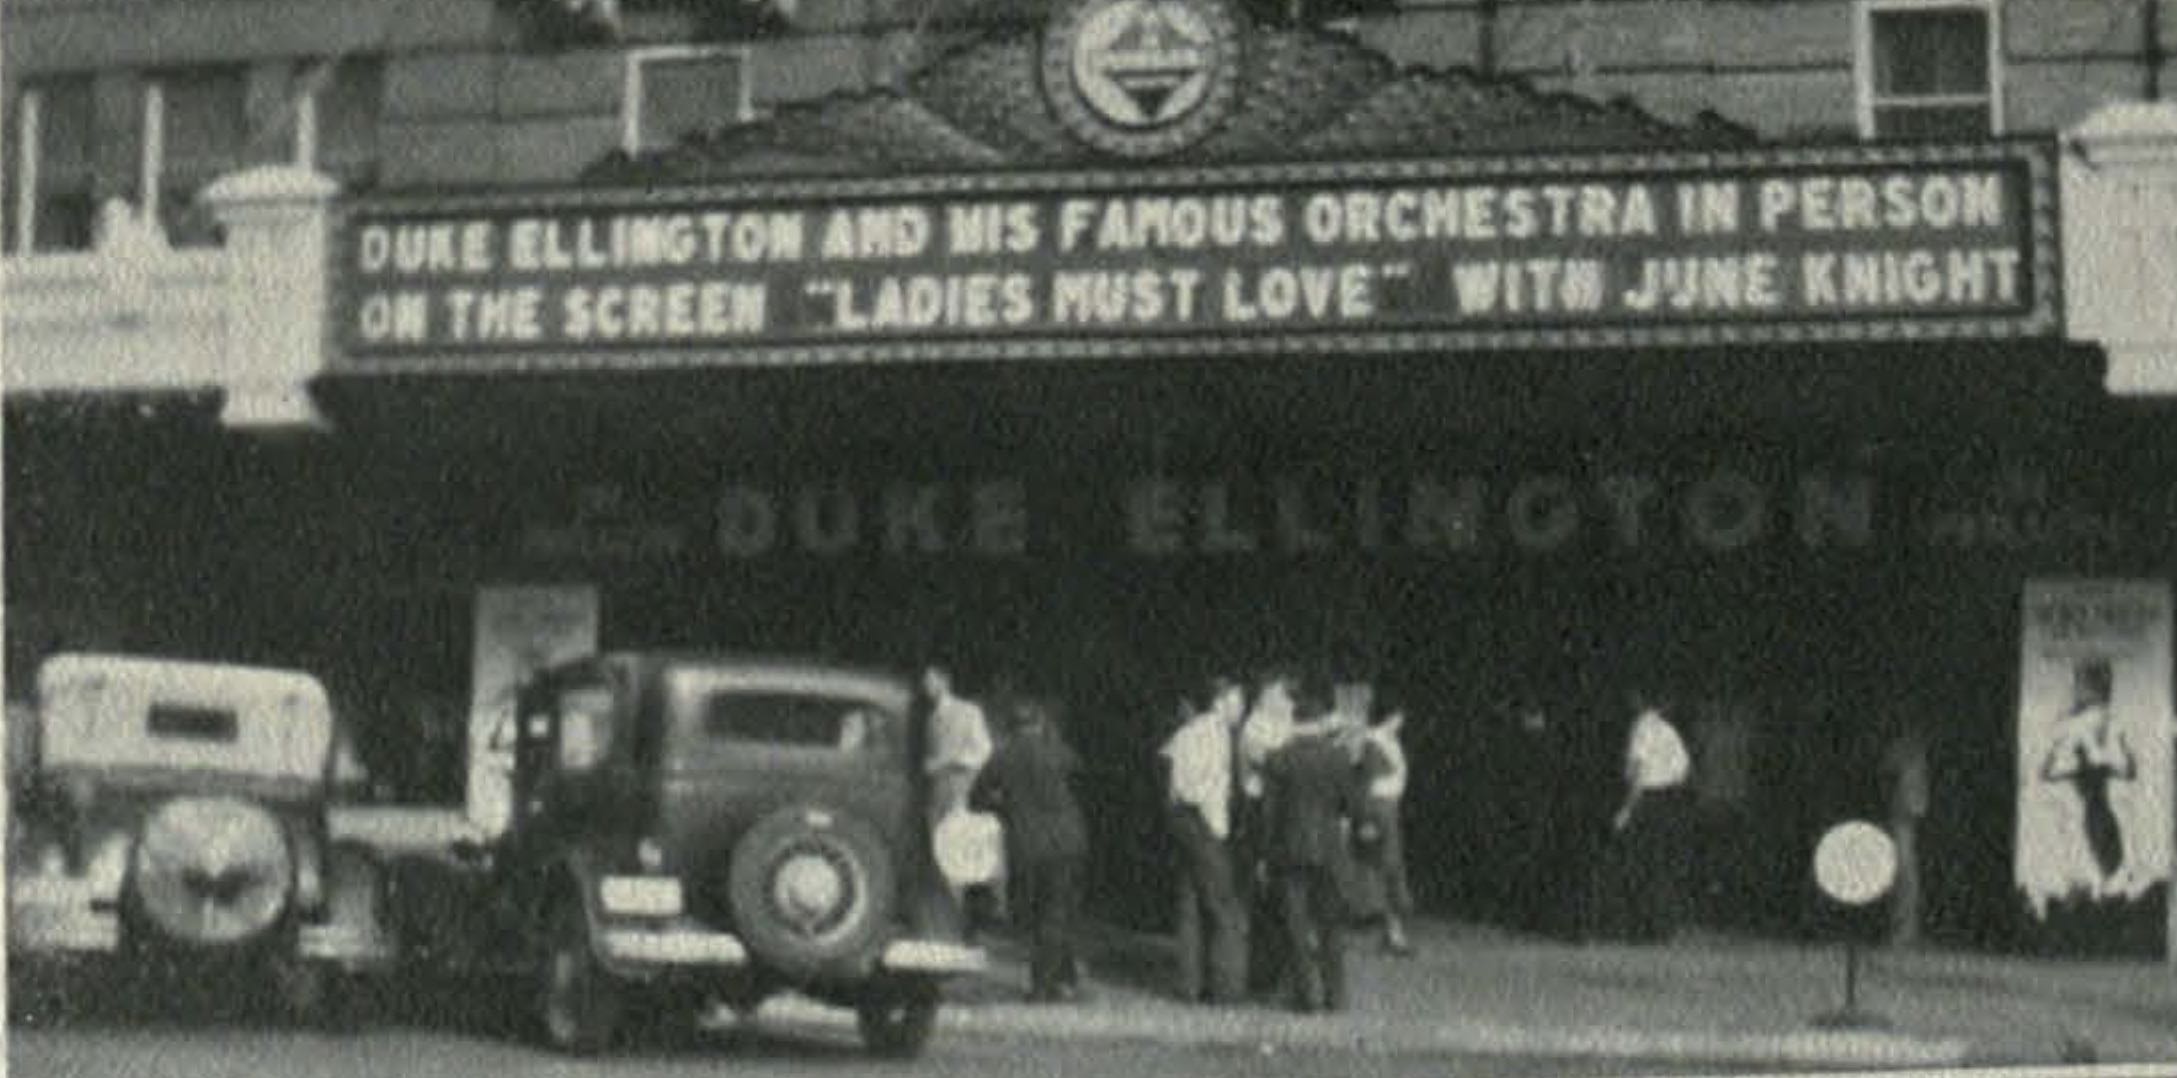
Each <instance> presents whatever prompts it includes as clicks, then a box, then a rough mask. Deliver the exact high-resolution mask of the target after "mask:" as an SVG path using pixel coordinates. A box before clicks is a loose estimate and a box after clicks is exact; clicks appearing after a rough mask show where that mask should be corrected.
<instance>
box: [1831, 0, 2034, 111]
mask: <svg viewBox="0 0 2177 1078" xmlns="http://www.w3.org/2000/svg"><path fill="white" fill-rule="evenodd" d="M1996 17H1997V6H1996V0H1861V2H1860V5H1859V8H1858V10H1857V12H1856V23H1857V26H1856V37H1857V39H1858V40H1857V51H1858V58H1857V59H1858V82H1859V125H1860V134H1861V135H1862V136H1863V137H1866V138H1957V137H1965V138H1971V137H1980V136H1985V135H1992V134H2000V133H2002V130H2003V85H2002V76H2003V70H2002V48H2001V41H2002V36H2001V34H2000V33H1999V32H1998V26H1997V22H1996Z"/></svg>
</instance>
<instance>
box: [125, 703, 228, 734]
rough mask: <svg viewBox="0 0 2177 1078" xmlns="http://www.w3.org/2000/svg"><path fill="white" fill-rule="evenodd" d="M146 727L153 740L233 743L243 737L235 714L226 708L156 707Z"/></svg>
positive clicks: (146, 720)
mask: <svg viewBox="0 0 2177 1078" xmlns="http://www.w3.org/2000/svg"><path fill="white" fill-rule="evenodd" d="M145 725H146V726H148V727H149V728H150V730H151V734H152V736H154V737H178V738H186V739H188V740H190V741H233V740H235V739H236V738H237V737H239V736H241V728H240V724H239V721H238V720H237V719H236V718H235V715H234V712H233V711H230V710H227V709H225V708H211V707H182V706H179V705H175V704H153V705H151V710H150V712H149V714H148V715H147V716H146V717H145Z"/></svg>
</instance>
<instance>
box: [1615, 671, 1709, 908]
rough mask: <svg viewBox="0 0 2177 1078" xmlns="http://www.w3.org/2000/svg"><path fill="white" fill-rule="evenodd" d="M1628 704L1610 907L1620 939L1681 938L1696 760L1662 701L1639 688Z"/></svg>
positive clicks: (1616, 817)
mask: <svg viewBox="0 0 2177 1078" xmlns="http://www.w3.org/2000/svg"><path fill="white" fill-rule="evenodd" d="M1627 701H1628V703H1629V704H1630V705H1631V710H1632V711H1633V712H1634V716H1633V726H1632V729H1631V730H1630V731H1629V732H1628V734H1627V736H1626V740H1625V755H1624V782H1625V799H1624V801H1622V802H1621V803H1620V804H1619V806H1618V810H1617V812H1616V813H1615V814H1613V815H1612V816H1611V818H1610V831H1611V841H1610V852H1609V855H1608V857H1607V861H1608V862H1609V864H1610V868H1611V871H1610V872H1609V873H1608V877H1609V878H1610V880H1611V892H1610V901H1609V902H1608V903H1606V909H1608V910H1609V911H1610V912H1611V913H1612V914H1614V918H1613V920H1614V922H1615V923H1614V925H1613V927H1614V928H1615V929H1616V931H1617V933H1618V934H1626V935H1630V936H1631V937H1632V938H1634V939H1638V940H1644V941H1650V942H1654V941H1660V940H1667V939H1669V938H1671V937H1672V936H1674V935H1676V934H1677V931H1678V927H1679V921H1680V920H1681V919H1682V917H1683V916H1684V914H1683V910H1682V902H1683V896H1682V895H1681V894H1680V892H1681V890H1682V887H1681V885H1680V880H1679V875H1680V873H1681V872H1682V871H1683V870H1684V862H1685V851H1684V850H1683V849H1682V848H1681V847H1682V843H1681V841H1680V830H1681V822H1682V819H1683V816H1684V813H1683V811H1682V806H1681V805H1680V802H1681V801H1682V800H1683V798H1682V796H1681V795H1682V794H1683V793H1684V792H1685V788H1686V781H1687V779H1688V778H1690V777H1691V775H1692V771H1693V759H1692V757H1691V755H1690V754H1688V753H1687V751H1686V742H1685V738H1683V737H1681V736H1680V735H1679V733H1678V728H1677V727H1676V726H1674V725H1672V724H1671V721H1670V719H1669V718H1667V717H1666V716H1665V714H1664V707H1663V704H1662V702H1661V701H1660V700H1659V699H1657V698H1655V697H1653V696H1651V695H1649V694H1648V693H1646V692H1644V691H1639V690H1636V691H1634V692H1632V693H1629V694H1627Z"/></svg>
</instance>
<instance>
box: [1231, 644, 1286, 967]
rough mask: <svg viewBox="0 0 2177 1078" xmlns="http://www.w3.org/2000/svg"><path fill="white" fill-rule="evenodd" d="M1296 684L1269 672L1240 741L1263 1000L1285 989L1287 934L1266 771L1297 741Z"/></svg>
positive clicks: (1245, 843) (1251, 953)
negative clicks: (1273, 858) (1272, 851)
mask: <svg viewBox="0 0 2177 1078" xmlns="http://www.w3.org/2000/svg"><path fill="white" fill-rule="evenodd" d="M1294 682H1295V678H1294V675H1293V674H1292V673H1290V672H1289V671H1286V670H1281V669H1272V670H1270V671H1269V672H1267V673H1265V674H1264V675H1263V676H1262V678H1261V679H1260V681H1259V682H1258V683H1257V685H1256V689H1255V698H1254V701H1253V703H1252V705H1251V706H1250V707H1249V708H1248V711H1247V718H1246V720H1245V722H1243V723H1242V724H1241V725H1240V728H1239V731H1238V737H1237V739H1236V740H1237V747H1236V754H1237V756H1238V764H1237V765H1236V766H1237V767H1238V769H1239V789H1240V798H1239V800H1238V802H1237V804H1236V807H1235V811H1234V814H1233V829H1234V834H1235V836H1236V837H1235V841H1234V843H1233V850H1234V862H1235V864H1236V865H1237V871H1238V873H1239V894H1240V903H1241V907H1242V908H1243V909H1245V910H1246V911H1247V917H1248V923H1249V924H1251V925H1255V926H1258V929H1257V931H1254V932H1251V933H1249V935H1248V938H1247V942H1248V954H1247V987H1248V991H1249V992H1250V993H1251V994H1253V995H1256V996H1258V997H1275V996H1276V995H1277V994H1278V993H1279V991H1280V989H1281V988H1284V987H1285V986H1284V984H1283V982H1284V979H1285V974H1286V965H1287V963H1286V955H1285V953H1284V934H1283V933H1281V932H1276V931H1272V930H1271V929H1270V928H1269V926H1271V925H1275V924H1277V923H1279V921H1280V919H1281V918H1282V917H1283V914H1282V913H1281V912H1280V911H1281V906H1280V904H1279V899H1278V894H1277V887H1276V881H1275V880H1274V879H1273V878H1272V876H1273V873H1272V869H1271V864H1270V857H1269V824H1268V821H1267V818H1266V817H1265V815H1264V810H1263V795H1264V780H1263V770H1264V768H1265V767H1266V766H1267V765H1268V764H1269V761H1270V757H1271V756H1273V755H1275V754H1276V753H1277V751H1278V750H1279V749H1282V748H1284V747H1285V743H1286V742H1287V741H1289V740H1291V738H1292V734H1293V687H1294Z"/></svg>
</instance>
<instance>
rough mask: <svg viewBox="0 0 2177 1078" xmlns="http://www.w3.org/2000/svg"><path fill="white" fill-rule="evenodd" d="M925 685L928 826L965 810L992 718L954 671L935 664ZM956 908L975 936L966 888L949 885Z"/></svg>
mask: <svg viewBox="0 0 2177 1078" xmlns="http://www.w3.org/2000/svg"><path fill="white" fill-rule="evenodd" d="M922 691H923V692H924V693H926V694H928V696H929V698H930V723H929V730H928V733H929V748H928V751H927V753H926V754H925V755H924V757H923V762H922V768H923V772H924V774H926V775H927V776H928V777H929V782H930V803H929V813H930V818H929V826H930V831H931V834H932V835H933V836H934V835H935V834H936V832H937V825H938V824H939V823H941V822H943V821H944V819H945V818H946V817H948V816H951V815H952V814H954V813H956V812H965V811H967V807H968V795H969V793H971V792H972V791H973V790H974V789H975V777H976V776H977V775H978V774H980V773H981V772H982V770H983V765H985V764H987V763H989V762H990V753H991V743H990V724H989V723H988V722H987V721H986V720H985V719H984V718H983V709H982V708H981V707H979V706H977V705H976V703H975V702H974V701H972V700H969V699H967V698H966V697H963V696H960V695H958V694H957V693H956V692H955V691H954V689H953V682H952V671H951V670H949V669H947V668H945V667H943V666H939V665H936V664H932V665H930V666H928V667H925V668H924V669H923V671H922ZM948 890H949V891H950V892H951V894H952V904H953V908H954V909H955V910H960V911H962V915H961V919H962V921H963V922H964V924H963V925H962V927H963V928H964V929H965V930H966V931H967V933H968V935H969V936H971V937H972V936H973V935H974V933H975V930H976V928H977V925H976V924H975V923H974V921H973V919H971V918H968V917H967V916H966V915H965V908H966V907H965V901H966V890H965V889H964V888H961V887H957V886H951V885H948Z"/></svg>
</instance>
